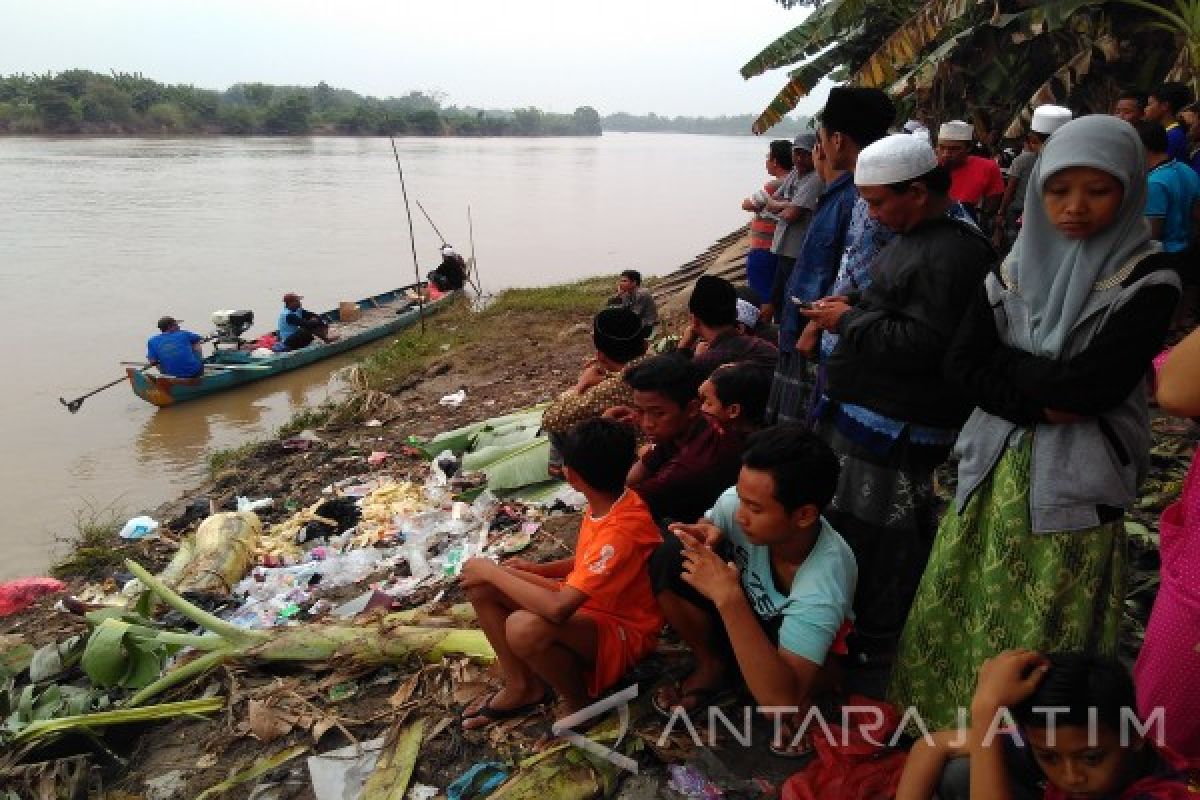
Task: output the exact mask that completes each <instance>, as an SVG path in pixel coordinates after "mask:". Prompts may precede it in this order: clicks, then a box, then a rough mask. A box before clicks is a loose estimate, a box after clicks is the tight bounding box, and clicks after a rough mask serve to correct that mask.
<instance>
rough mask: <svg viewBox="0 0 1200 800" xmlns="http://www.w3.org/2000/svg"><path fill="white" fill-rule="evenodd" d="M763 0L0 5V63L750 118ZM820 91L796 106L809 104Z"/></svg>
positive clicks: (772, 17) (480, 101)
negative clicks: (1, 22) (745, 67)
mask: <svg viewBox="0 0 1200 800" xmlns="http://www.w3.org/2000/svg"><path fill="white" fill-rule="evenodd" d="M806 13H807V11H805V10H801V9H793V10H790V11H789V10H786V9H784V8H783V7H782V6H780V5H779V4H778V3H776V2H774V0H742V2H740V3H738V2H733V0H723V1H722V0H691V1H690V2H684V0H656V2H653V3H647V2H635V1H634V0H610V2H608V3H605V4H594V5H588V6H583V7H576V6H570V5H565V4H561V3H557V2H554V0H510V2H508V3H504V4H498V3H494V2H493V3H485V2H482V0H457V1H456V2H455V1H452V0H447V1H446V2H442V3H418V2H413V1H412V0H400V2H394V3H382V2H377V1H375V0H346V2H343V3H341V4H338V5H336V6H330V5H328V4H324V3H319V2H316V1H315V0H293V1H292V2H284V0H257V2H255V3H253V4H242V3H237V2H233V1H232V0H213V1H212V2H200V0H178V1H177V2H173V3H170V4H160V3H152V2H149V0H112V1H111V2H107V3H102V4H101V3H95V2H90V3H89V2H83V0H65V1H64V2H60V3H56V4H52V5H42V4H37V5H34V4H27V3H23V2H20V0H0V14H2V15H3V18H4V19H5V20H6V22H7V23H8V25H7V27H8V29H9V31H10V34H19V35H12V36H10V40H9V41H8V42H6V46H5V48H4V51H3V52H0V73H2V74H12V73H36V74H42V73H45V72H61V71H63V70H67V69H88V70H92V71H95V72H101V73H108V72H110V71H114V70H115V71H117V72H138V73H141V74H142V75H144V76H145V77H147V78H150V79H152V80H156V81H159V82H162V83H169V84H191V85H193V86H196V87H198V88H204V89H216V90H224V89H227V88H229V87H230V86H232V85H235V84H238V83H255V82H261V83H270V84H275V85H295V86H315V85H316V84H318V83H319V82H321V81H325V82H326V83H328V84H329V85H330V86H332V87H334V88H338V89H349V90H351V91H353V92H356V93H358V94H361V95H366V96H375V97H381V98H382V97H388V96H403V95H405V94H407V93H408V92H410V91H422V92H437V93H439V94H440V95H442V96H443V103H444V105H446V106H451V105H453V106H459V107H465V106H470V107H474V108H494V109H512V108H525V107H529V106H534V107H537V108H540V109H542V110H543V111H552V112H562V113H570V112H571V111H573V110H574V109H575V108H576V107H578V106H592V107H593V108H595V109H596V110H597V111H599V112H600V113H601V114H604V115H607V114H614V113H618V112H628V113H630V114H636V115H642V114H648V113H651V112H653V113H656V114H659V115H661V116H667V117H676V116H689V117H719V116H734V115H739V114H757V113H758V112H759V111H761V110H762V109H763V108H764V107H765V106H766V105H767V103H769V102H770V100H771V99H772V98H773V97H774V95H775V93H776V92H777V91H778V90H779V89H780V88H781V87H782V86H783V84H784V82H785V81H786V71H784V70H780V71H777V72H775V73H771V74H768V75H764V76H760V77H757V78H754V79H752V80H749V81H744V80H742V78H741V76H740V75H739V74H738V69H739V68H740V67H741V65H742V64H744V63H745V62H746V61H748V60H749V59H750V58H752V57H753V56H754V55H756V54H757V53H758V52H759V51H760V50H761V49H762V48H763V47H764V46H766V45H767V44H769V43H770V42H771V41H773V40H774V39H775V38H777V37H778V36H780V35H782V34H783V33H786V32H787V31H788V30H790V29H791V28H793V27H795V26H796V25H798V24H800V22H802V21H803V19H804V15H805V14H806ZM824 95H825V91H824V90H821V91H818V92H817V93H816V94H815V95H814V96H813V97H810V98H805V101H804V102H802V103H801V105H800V106H799V108H798V109H797V110H798V112H799V113H802V114H812V113H813V112H814V111H816V110H817V109H818V108H819V107H820V104H821V103H823V101H824Z"/></svg>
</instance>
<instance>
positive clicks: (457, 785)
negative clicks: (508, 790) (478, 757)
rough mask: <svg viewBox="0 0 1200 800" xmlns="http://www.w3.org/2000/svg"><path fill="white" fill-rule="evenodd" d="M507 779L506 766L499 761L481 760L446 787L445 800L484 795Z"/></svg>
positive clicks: (469, 799)
mask: <svg viewBox="0 0 1200 800" xmlns="http://www.w3.org/2000/svg"><path fill="white" fill-rule="evenodd" d="M506 780H508V767H506V766H505V765H504V764H502V763H501V762H499V761H481V762H480V763H478V764H475V765H474V766H472V767H471V768H470V769H468V770H467V771H466V772H464V773H463V774H462V775H459V776H458V777H457V778H455V779H454V781H453V783H451V784H450V785H449V786H447V787H446V800H474V799H475V798H477V797H486V796H487V795H489V794H491V793H492V792H494V791H495V790H496V788H497V787H498V786H499V785H500V784H502V783H504V782H505V781H506Z"/></svg>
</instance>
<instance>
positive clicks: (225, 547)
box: [175, 511, 262, 595]
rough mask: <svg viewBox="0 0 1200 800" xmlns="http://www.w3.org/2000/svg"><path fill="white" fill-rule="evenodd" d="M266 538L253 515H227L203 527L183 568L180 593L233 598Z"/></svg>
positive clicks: (244, 513)
mask: <svg viewBox="0 0 1200 800" xmlns="http://www.w3.org/2000/svg"><path fill="white" fill-rule="evenodd" d="M260 536H262V522H261V521H260V520H259V518H258V515H257V514H255V513H254V512H253V511H224V512H221V513H219V514H213V515H212V516H211V517H209V518H208V519H206V520H204V522H202V523H201V524H200V528H199V529H198V530H197V531H196V534H195V536H194V537H193V539H194V544H195V552H194V553H193V554H192V558H191V560H190V561H189V562H188V563H187V565H186V566H185V567H184V568H183V571H182V574H181V576H180V578H179V583H177V584H176V585H175V590H176V591H177V592H180V593H181V594H183V593H188V592H197V593H201V594H220V595H227V594H229V591H230V589H231V588H232V587H233V585H234V584H235V583H237V582H238V581H240V580H241V579H242V578H243V577H244V576H245V575H246V573H247V572H249V571H250V567H251V566H252V565H253V564H254V548H255V547H256V546H257V544H258V539H259V537H260Z"/></svg>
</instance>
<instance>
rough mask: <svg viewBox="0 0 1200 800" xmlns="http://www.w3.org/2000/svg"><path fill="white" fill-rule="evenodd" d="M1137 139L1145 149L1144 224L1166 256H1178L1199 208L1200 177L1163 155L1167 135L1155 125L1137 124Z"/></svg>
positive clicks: (1184, 244)
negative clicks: (1174, 254)
mask: <svg viewBox="0 0 1200 800" xmlns="http://www.w3.org/2000/svg"><path fill="white" fill-rule="evenodd" d="M1137 131H1138V136H1140V137H1141V139H1142V145H1143V146H1144V147H1145V148H1146V169H1147V175H1146V210H1145V211H1144V212H1143V213H1144V214H1145V215H1146V221H1147V222H1148V223H1150V235H1151V236H1153V237H1154V238H1155V239H1157V240H1159V241H1160V242H1162V246H1163V250H1165V251H1166V252H1168V253H1182V252H1183V251H1184V250H1187V249H1188V246H1189V245H1190V244H1191V241H1192V230H1193V228H1194V222H1193V220H1194V219H1195V215H1196V212H1197V210H1200V207H1198V206H1197V200H1200V177H1197V175H1196V173H1195V172H1194V171H1193V170H1192V168H1191V167H1189V166H1186V165H1185V164H1184V163H1183V162H1181V161H1179V160H1177V159H1174V158H1171V157H1170V156H1169V155H1167V147H1168V144H1167V134H1166V131H1164V130H1163V126H1162V125H1159V124H1158V123H1157V122H1139V123H1138V124H1137Z"/></svg>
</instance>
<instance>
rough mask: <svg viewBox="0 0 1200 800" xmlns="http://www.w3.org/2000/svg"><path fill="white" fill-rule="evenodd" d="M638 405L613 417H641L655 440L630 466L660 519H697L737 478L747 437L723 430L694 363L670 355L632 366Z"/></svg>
mask: <svg viewBox="0 0 1200 800" xmlns="http://www.w3.org/2000/svg"><path fill="white" fill-rule="evenodd" d="M625 382H626V383H627V384H629V386H630V387H631V388H632V389H633V409H632V410H630V409H628V408H625V409H615V410H610V412H606V413H607V414H608V415H609V416H612V417H615V418H618V419H623V420H625V421H630V422H632V421H635V420H636V423H637V424H638V425H640V426H641V430H642V433H643V434H644V435H645V437H646V438H647V439H649V440H650V442H651V444H650V447H649V448H647V449H645V451H644V452H643V454H642V456H641V458H640V459H639V460H638V461H637V463H635V464H634V465H633V469H631V470H630V471H629V478H628V481H627V484H628V486H629V488H631V489H634V490H636V491H637V493H638V494H639V495H641V497H642V499H643V500H645V501H646V505H648V506H649V507H650V511H651V513H653V514H654V518H655V519H656V520H659V521H660V522H661V521H668V520H670V521H683V522H695V521H696V520H697V519H699V518H700V516H701V515H702V514H704V512H705V511H707V510H708V509H709V507H710V506H712V504H713V502H714V501H715V500H716V499H717V496H718V495H720V494H721V492H723V491H724V490H725V489H727V488H728V487H730V486H732V485H733V483H734V482H735V481H736V480H737V474H738V469H739V467H740V460H739V458H740V455H741V442H740V441H739V440H738V439H737V438H736V437H733V436H729V435H726V434H723V433H722V432H721V431H720V430H718V429H717V428H715V427H714V426H713V425H711V424H710V423H709V421H708V420H707V419H705V417H704V415H703V414H701V413H700V398H699V397H698V396H697V394H696V390H697V389H698V388H699V387H700V376H699V374H698V373H697V372H696V370H695V368H694V367H693V366H692V364H691V362H689V361H688V360H687V359H685V358H682V357H680V356H678V355H674V354H668V355H662V356H655V357H653V358H648V359H646V360H645V361H643V362H641V363H640V364H638V365H637V366H635V367H633V368H631V369H629V370H626V372H625Z"/></svg>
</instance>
